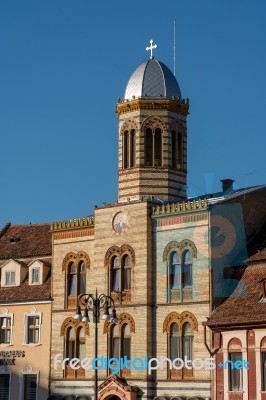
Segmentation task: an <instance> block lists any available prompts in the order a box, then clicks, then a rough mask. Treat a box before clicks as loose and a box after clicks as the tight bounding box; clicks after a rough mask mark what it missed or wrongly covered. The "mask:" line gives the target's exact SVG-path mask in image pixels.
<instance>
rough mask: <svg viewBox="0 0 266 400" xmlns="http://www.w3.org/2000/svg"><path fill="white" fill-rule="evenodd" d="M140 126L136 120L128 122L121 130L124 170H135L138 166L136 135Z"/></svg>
mask: <svg viewBox="0 0 266 400" xmlns="http://www.w3.org/2000/svg"><path fill="white" fill-rule="evenodd" d="M137 131H138V126H137V124H136V122H135V121H134V120H131V119H129V120H126V121H125V122H124V123H123V125H122V127H121V129H120V135H121V138H122V168H123V169H127V168H134V167H135V166H136V133H137Z"/></svg>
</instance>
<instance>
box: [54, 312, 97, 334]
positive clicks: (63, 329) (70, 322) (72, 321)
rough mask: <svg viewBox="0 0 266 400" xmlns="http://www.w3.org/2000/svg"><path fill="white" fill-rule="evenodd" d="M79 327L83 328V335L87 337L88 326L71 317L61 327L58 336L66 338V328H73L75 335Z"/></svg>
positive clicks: (88, 332)
mask: <svg viewBox="0 0 266 400" xmlns="http://www.w3.org/2000/svg"><path fill="white" fill-rule="evenodd" d="M79 327H82V328H84V332H85V335H87V336H89V334H90V331H89V324H84V322H80V321H78V320H76V319H75V318H73V317H68V318H66V319H65V320H64V322H63V324H62V325H61V331H60V336H66V333H67V330H68V328H74V330H75V333H77V330H78V328H79Z"/></svg>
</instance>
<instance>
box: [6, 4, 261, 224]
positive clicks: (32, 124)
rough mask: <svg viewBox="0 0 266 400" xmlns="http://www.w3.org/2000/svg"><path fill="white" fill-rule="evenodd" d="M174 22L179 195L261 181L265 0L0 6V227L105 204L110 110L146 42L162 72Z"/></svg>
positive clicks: (112, 160)
mask: <svg viewBox="0 0 266 400" xmlns="http://www.w3.org/2000/svg"><path fill="white" fill-rule="evenodd" d="M174 18H176V76H177V80H178V82H179V85H180V87H181V91H182V95H183V97H184V98H187V97H188V98H189V99H190V115H189V117H188V146H189V148H188V168H189V174H188V194H189V195H191V196H193V195H194V196H196V195H199V194H203V193H205V192H209V191H216V190H219V188H220V179H223V178H232V179H235V181H236V182H235V187H244V186H245V185H246V184H247V185H248V186H252V185H257V184H263V183H266V178H265V175H266V165H265V144H266V139H265V114H266V113H265V93H266V73H265V71H266V51H265V37H266V24H265V19H266V2H265V1H264V0H261V1H260V0H257V1H254V2H250V1H246V0H238V1H236V0H223V1H213V0H201V1H199V0H186V1H183V0H182V1H181V0H173V1H172V0H167V1H166V2H163V1H161V0H160V1H158V0H152V1H150V0H145V1H143V0H135V1H134V2H126V1H120V0H113V1H102V2H91V1H88V0H78V1H74V0H72V1H70V0H53V1H52V0H49V1H37V0H34V1H29V0H23V1H21V0H8V1H7V0H2V1H1V2H0V143H1V147H0V148H1V169H0V205H1V208H0V210H1V211H0V226H2V225H3V224H4V223H5V222H8V221H11V222H12V223H14V224H20V223H29V222H32V223H37V222H50V221H55V220H62V219H70V218H78V217H82V216H86V215H89V214H91V213H93V209H94V205H101V204H102V202H108V203H109V202H113V201H115V200H116V198H117V124H118V121H117V117H116V115H115V107H116V102H117V99H118V97H123V94H124V90H125V86H126V83H127V80H128V78H129V76H130V75H131V73H132V72H133V71H134V69H135V68H136V67H137V66H138V65H139V64H140V63H141V62H143V61H144V60H146V59H148V57H149V55H148V54H147V52H146V51H145V48H146V46H147V45H149V40H150V39H151V38H153V39H154V41H155V42H156V43H157V45H158V48H157V50H156V52H155V58H157V59H158V60H160V61H163V62H164V63H165V64H166V65H168V66H169V67H170V68H171V69H173V20H174Z"/></svg>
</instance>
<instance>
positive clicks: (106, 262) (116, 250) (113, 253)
mask: <svg viewBox="0 0 266 400" xmlns="http://www.w3.org/2000/svg"><path fill="white" fill-rule="evenodd" d="M113 256H118V257H119V258H120V249H119V247H118V246H112V247H110V248H109V249H108V250H107V252H106V254H105V257H104V266H105V267H108V265H109V261H110V258H111V257H113Z"/></svg>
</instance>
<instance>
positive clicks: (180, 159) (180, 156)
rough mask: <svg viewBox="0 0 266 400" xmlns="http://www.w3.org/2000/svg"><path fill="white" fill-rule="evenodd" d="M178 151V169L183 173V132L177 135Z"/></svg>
mask: <svg viewBox="0 0 266 400" xmlns="http://www.w3.org/2000/svg"><path fill="white" fill-rule="evenodd" d="M177 151H178V155H177V169H178V170H179V171H183V169H184V168H183V163H184V160H183V135H182V133H181V132H178V134H177Z"/></svg>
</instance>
